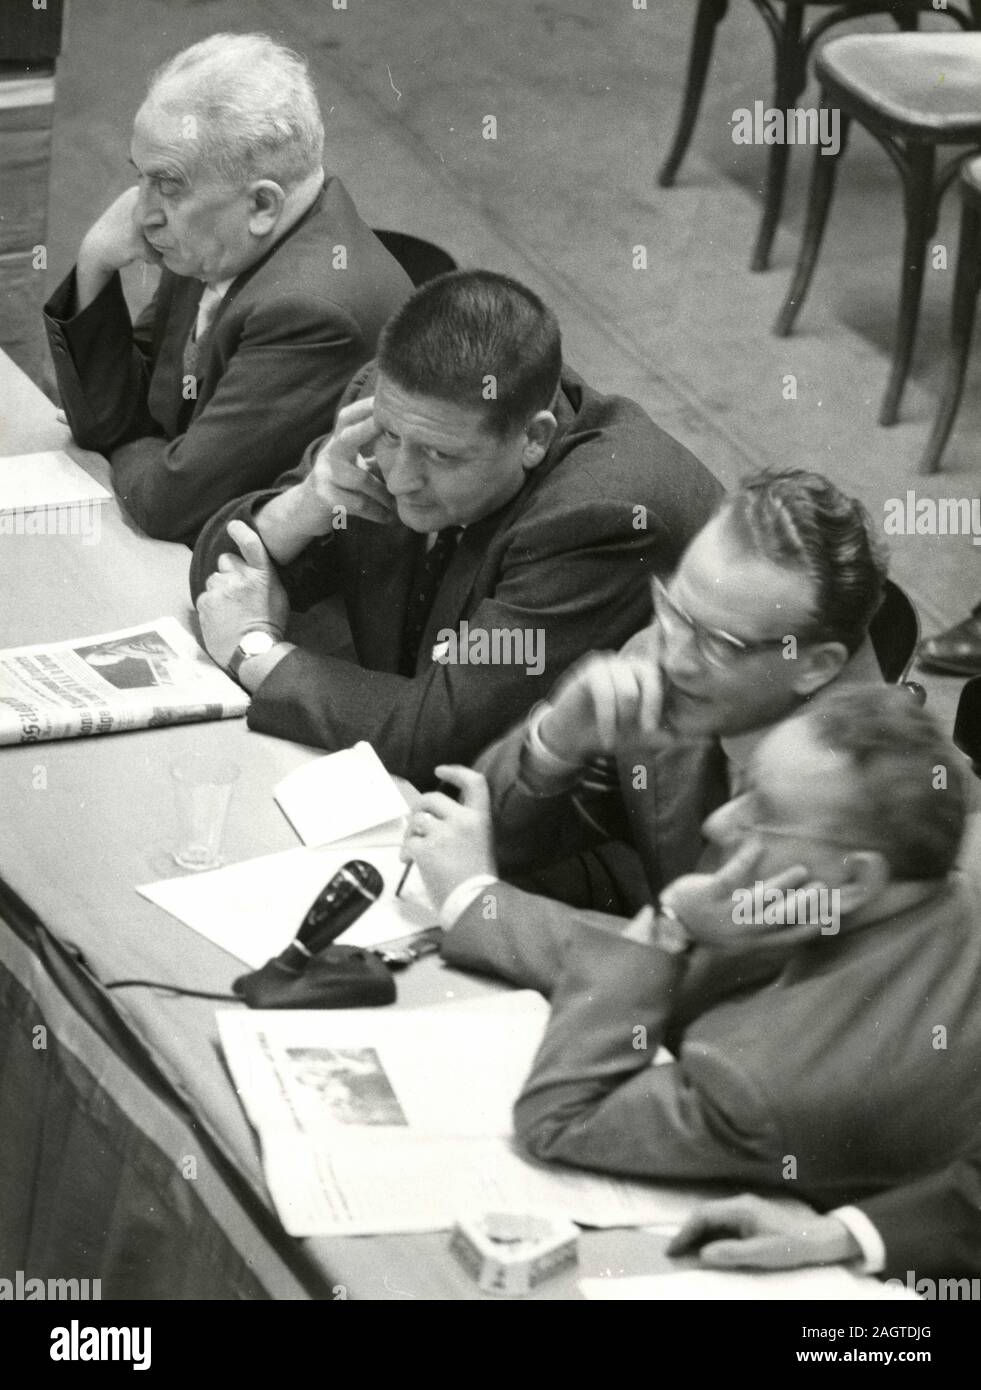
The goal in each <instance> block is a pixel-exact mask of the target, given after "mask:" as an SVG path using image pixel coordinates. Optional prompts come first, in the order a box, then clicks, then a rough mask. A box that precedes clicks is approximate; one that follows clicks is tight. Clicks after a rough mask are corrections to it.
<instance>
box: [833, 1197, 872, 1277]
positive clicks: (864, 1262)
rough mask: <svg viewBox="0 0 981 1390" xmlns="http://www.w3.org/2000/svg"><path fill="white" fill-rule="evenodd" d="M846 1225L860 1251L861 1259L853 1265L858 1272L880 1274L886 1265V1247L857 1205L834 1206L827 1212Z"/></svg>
mask: <svg viewBox="0 0 981 1390" xmlns="http://www.w3.org/2000/svg"><path fill="white" fill-rule="evenodd" d="M828 1215H829V1216H833V1217H835V1219H836V1220H838V1221H840V1222H841V1224H842V1225H843V1226H847V1227H848V1229H849V1231H850V1232H851V1233H852V1235H853V1236H854V1238H855V1240H856V1242H857V1244H858V1246H859V1249H860V1250H861V1252H862V1258H861V1261H860V1262H859V1263H858V1264H857V1265H855V1266H854V1268H855V1271H856V1273H858V1274H881V1273H882V1271H883V1270H884V1269H885V1267H886V1247H885V1245H884V1244H883V1240H882V1237H881V1236H880V1235H879V1232H878V1231H877V1230H876V1228H875V1227H874V1226H873V1224H872V1222H871V1221H870V1220H869V1218H868V1217H867V1216H866V1215H865V1212H864V1211H862V1210H861V1209H860V1208H859V1207H836V1208H835V1210H834V1211H829V1212H828Z"/></svg>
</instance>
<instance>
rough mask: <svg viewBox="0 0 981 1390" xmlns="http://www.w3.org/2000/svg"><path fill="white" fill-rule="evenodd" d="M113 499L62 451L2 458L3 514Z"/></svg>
mask: <svg viewBox="0 0 981 1390" xmlns="http://www.w3.org/2000/svg"><path fill="white" fill-rule="evenodd" d="M111 495H112V494H111V493H110V492H108V491H107V490H106V488H104V487H103V486H102V484H101V483H97V482H96V480H95V479H94V478H92V477H90V476H89V474H88V473H86V472H85V470H84V468H79V466H78V464H77V463H76V462H75V460H74V459H72V458H70V457H69V456H68V454H66V453H65V452H64V450H63V449H49V450H46V451H45V452H44V453H40V454H9V455H7V456H6V457H5V458H0V512H24V511H34V510H36V509H37V508H41V507H43V508H50V507H70V506H77V505H79V504H80V503H101V502H107V501H108V500H109V498H110V497H111Z"/></svg>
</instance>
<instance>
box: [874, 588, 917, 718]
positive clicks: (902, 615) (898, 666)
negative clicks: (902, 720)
mask: <svg viewBox="0 0 981 1390" xmlns="http://www.w3.org/2000/svg"><path fill="white" fill-rule="evenodd" d="M869 640H870V641H871V643H872V650H873V651H874V652H875V658H876V661H878V663H879V670H880V671H881V672H882V676H883V679H884V680H886V681H888V682H889V684H890V685H901V686H903V687H904V688H905V689H906V690H908V691H909V693H910V694H911V695H912V696H913V698H914V700H916V701H917V702H918V703H919V704H921V705H922V704H923V703H924V702H925V700H926V691H925V690H924V688H923V686H922V685H920V683H919V681H911V680H910V679H909V673H910V671H911V670H912V669H913V662H914V660H915V658H916V649H917V647H918V646H919V645H920V619H919V615H918V614H917V611H916V607H915V606H914V604H913V600H912V599H911V598H910V596H909V595H908V594H907V593H906V591H905V589H901V588H900V587H899V585H898V584H897V583H896V581H895V580H893V579H887V580H886V585H885V593H884V595H883V598H882V602H881V604H880V605H879V607H878V609H877V611H876V614H875V616H874V617H873V619H872V621H871V623H870V624H869Z"/></svg>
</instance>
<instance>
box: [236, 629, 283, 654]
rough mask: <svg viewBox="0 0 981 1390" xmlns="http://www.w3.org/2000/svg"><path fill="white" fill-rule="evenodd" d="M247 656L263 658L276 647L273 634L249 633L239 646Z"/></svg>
mask: <svg viewBox="0 0 981 1390" xmlns="http://www.w3.org/2000/svg"><path fill="white" fill-rule="evenodd" d="M238 645H239V646H240V647H241V649H242V651H243V652H244V653H245V655H246V656H261V655H262V653H263V652H267V651H269V649H270V647H274V646H275V645H276V639H275V637H274V636H273V635H272V633H271V632H247V633H246V634H245V636H244V637H243V638H242V640H241V641H240V642H239V644H238Z"/></svg>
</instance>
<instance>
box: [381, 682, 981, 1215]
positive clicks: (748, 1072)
mask: <svg viewBox="0 0 981 1390" xmlns="http://www.w3.org/2000/svg"><path fill="white" fill-rule="evenodd" d="M938 769H944V774H945V775H944V776H943V777H940V776H939V775H938ZM438 771H439V773H440V776H441V777H442V778H444V779H445V780H446V781H447V782H449V783H450V784H451V785H453V786H456V787H458V788H459V789H460V790H461V792H462V794H463V800H462V803H459V804H458V803H457V802H454V801H452V800H450V799H449V797H447V796H445V795H444V794H443V793H440V792H437V793H430V794H428V795H426V796H424V797H423V798H422V800H421V802H420V804H419V806H418V807H416V808H415V809H414V811H413V814H412V816H411V818H410V822H409V828H408V832H407V835H406V840H405V844H404V849H403V853H404V854H405V855H406V856H407V857H410V858H412V859H413V861H414V862H415V864H416V865H417V866H418V869H419V870H420V871H421V873H422V876H423V880H424V881H425V883H426V886H427V888H428V889H429V891H430V894H431V896H432V897H433V898H434V899H435V900H437V901H439V900H440V899H441V898H443V896H444V894H445V889H446V885H447V883H448V882H452V880H453V878H454V877H455V876H456V875H457V874H458V873H460V872H461V860H462V861H463V865H464V866H463V869H462V872H467V871H476V872H479V873H481V874H482V875H484V880H485V881H484V884H483V886H482V888H481V891H480V892H479V893H478V894H477V896H476V897H474V898H473V899H472V900H471V902H470V903H469V905H467V906H466V907H464V908H463V910H462V913H461V914H460V915H459V916H458V918H457V919H456V922H455V924H454V925H452V926H449V924H448V923H447V925H448V926H449V930H448V931H447V934H446V938H445V941H444V946H443V954H444V957H445V958H446V959H447V960H448V961H449V962H451V963H452V964H454V965H456V966H458V967H460V968H464V969H470V970H477V971H480V972H482V973H488V974H493V975H497V976H500V977H502V978H504V979H505V980H508V981H509V982H511V983H512V984H516V985H518V986H521V987H531V988H535V989H539V990H541V991H542V992H544V993H545V994H547V995H548V996H549V997H550V998H551V1003H552V1013H551V1018H550V1021H549V1024H548V1027H547V1030H546V1033H545V1037H544V1040H543V1042H542V1045H541V1048H540V1050H539V1052H538V1055H537V1056H536V1058H535V1061H534V1064H533V1066H532V1070H531V1074H530V1076H529V1077H528V1080H527V1081H526V1083H525V1085H524V1088H523V1090H522V1093H521V1095H520V1097H519V1099H518V1101H517V1104H516V1106H515V1133H516V1136H517V1138H518V1139H519V1140H520V1141H521V1142H522V1143H523V1144H524V1145H525V1146H526V1147H527V1148H528V1149H529V1150H530V1152H531V1153H532V1154H533V1155H534V1156H535V1157H537V1158H539V1159H544V1160H548V1161H555V1162H560V1163H568V1164H574V1165H577V1166H582V1167H587V1168H596V1169H601V1170H607V1171H610V1172H614V1173H619V1174H624V1175H630V1176H635V1177H644V1178H657V1179H662V1180H681V1181H694V1180H718V1181H724V1182H729V1183H735V1182H739V1183H747V1184H751V1185H753V1186H755V1187H760V1188H765V1189H770V1190H779V1191H781V1192H784V1193H790V1194H792V1195H795V1196H799V1197H801V1198H802V1199H803V1200H806V1201H809V1202H813V1203H815V1204H817V1205H820V1206H839V1205H841V1204H842V1203H851V1202H854V1201H856V1200H860V1199H862V1198H864V1197H866V1196H868V1195H869V1194H871V1193H875V1192H879V1191H882V1190H883V1189H887V1188H890V1187H893V1186H895V1185H896V1184H898V1183H902V1182H907V1181H911V1180H912V1179H914V1178H919V1177H921V1176H926V1175H927V1174H929V1173H931V1172H932V1171H933V1170H934V1169H935V1168H936V1167H937V1166H938V1165H939V1164H942V1163H946V1162H949V1161H950V1160H951V1158H952V1157H955V1156H957V1155H959V1154H962V1153H964V1152H965V1151H967V1150H968V1149H969V1148H970V1146H971V1145H972V1144H975V1143H976V1136H977V1124H978V1115H979V1113H981V1066H979V1065H978V1058H979V1057H981V1010H979V1009H978V1007H977V999H978V996H979V989H981V934H979V932H978V930H977V908H978V903H977V900H976V897H975V896H974V895H973V894H972V893H971V892H969V890H968V886H967V885H966V884H965V883H963V882H962V881H960V879H959V878H958V876H957V875H955V874H953V873H952V870H953V868H954V864H955V860H956V856H957V852H958V847H959V844H960V841H961V838H962V835H963V831H964V826H965V819H966V812H967V791H966V775H965V772H964V769H963V766H962V765H961V764H960V762H959V760H958V758H957V756H956V753H955V752H954V750H953V748H951V747H950V745H949V744H948V743H947V741H946V740H945V739H944V738H943V737H942V736H941V734H940V733H939V731H938V728H937V726H936V724H935V722H934V721H933V720H932V718H931V717H930V716H929V715H928V714H927V713H926V711H925V710H923V709H921V708H920V707H919V706H918V705H917V704H916V703H915V702H914V701H913V700H911V699H910V697H909V695H908V694H907V692H905V691H903V690H897V689H892V688H889V687H887V686H885V685H882V684H879V685H868V686H839V687H837V688H835V689H832V690H830V691H828V692H827V693H826V695H825V697H824V699H823V700H821V701H820V702H814V703H813V704H811V705H808V706H806V707H805V709H804V711H803V713H800V714H798V715H797V716H795V717H793V718H789V719H785V720H782V721H780V722H778V723H776V724H775V725H773V726H771V728H770V730H769V732H768V733H766V735H765V736H764V737H763V738H762V739H761V740H760V741H759V743H758V745H757V747H756V749H755V751H754V753H753V755H752V758H751V760H750V763H749V766H748V767H747V768H746V770H745V774H744V779H743V783H742V789H741V792H740V794H739V795H738V796H736V797H735V798H734V799H733V800H732V801H731V802H729V803H727V805H726V806H725V807H723V808H722V809H720V810H719V811H717V812H716V813H715V814H714V815H713V816H710V817H709V819H708V820H707V822H706V825H705V832H706V835H707V836H708V837H709V839H710V840H712V841H713V842H714V843H715V844H716V846H717V848H718V849H719V851H720V852H721V853H722V855H723V856H724V860H723V862H722V863H721V864H720V866H719V867H718V868H717V869H715V870H714V871H712V872H701V873H689V874H686V875H683V876H682V877H681V878H678V879H676V880H675V881H674V882H673V883H672V884H670V885H669V886H668V887H667V888H666V889H665V891H664V893H663V894H662V895H661V900H660V903H659V906H658V910H657V912H655V910H654V909H653V908H651V907H645V908H644V909H642V911H641V913H640V914H639V915H638V917H637V918H636V919H635V920H634V921H633V922H631V923H629V924H627V923H624V922H623V921H622V919H618V918H611V917H608V916H604V915H603V914H600V913H596V912H589V911H585V910H583V911H569V910H566V911H565V912H563V913H554V912H550V910H549V904H548V903H547V902H546V901H545V900H543V899H542V898H540V897H535V896H533V895H531V894H529V893H525V892H523V891H521V890H520V889H518V888H516V887H514V886H513V885H510V884H507V883H503V882H500V881H499V880H497V878H496V872H497V867H496V864H495V862H494V857H493V848H492V833H491V820H490V805H489V799H488V797H487V790H486V784H485V783H484V781H483V778H482V777H481V776H480V774H479V773H477V772H474V771H472V770H470V769H466V768H454V767H443V768H440V769H438ZM660 1046H664V1047H666V1048H667V1049H668V1051H669V1052H670V1053H671V1055H672V1060H671V1061H669V1062H666V1063H663V1064H660V1065H652V1063H653V1060H654V1057H655V1054H656V1053H657V1051H658V1048H659V1047H660Z"/></svg>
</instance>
